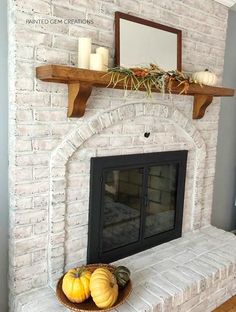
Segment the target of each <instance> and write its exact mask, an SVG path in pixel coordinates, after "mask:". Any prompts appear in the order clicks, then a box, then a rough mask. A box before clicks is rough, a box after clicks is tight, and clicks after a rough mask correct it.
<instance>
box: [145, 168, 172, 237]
mask: <svg viewBox="0 0 236 312" xmlns="http://www.w3.org/2000/svg"><path fill="white" fill-rule="evenodd" d="M147 184H148V193H147V201H146V214H145V215H146V218H145V234H144V237H150V236H152V235H156V234H159V233H162V232H166V231H169V230H171V229H173V228H174V226H175V207H176V190H177V164H170V165H163V166H152V167H149V168H148V182H147Z"/></svg>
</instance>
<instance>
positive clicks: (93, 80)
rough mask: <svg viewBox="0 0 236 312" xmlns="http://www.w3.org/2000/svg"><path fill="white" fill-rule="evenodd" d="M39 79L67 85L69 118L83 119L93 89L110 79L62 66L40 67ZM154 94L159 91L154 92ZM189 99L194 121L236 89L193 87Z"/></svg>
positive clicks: (174, 90) (176, 91) (175, 91)
mask: <svg viewBox="0 0 236 312" xmlns="http://www.w3.org/2000/svg"><path fill="white" fill-rule="evenodd" d="M36 76H37V78H38V79H41V80H42V81H48V82H57V83H65V84H67V85H68V105H69V107H68V117H82V116H83V115H84V113H85V108H86V103H87V100H88V98H89V97H90V95H91V92H92V89H93V87H100V88H106V87H107V86H108V84H109V82H110V77H111V76H110V74H107V73H106V72H101V71H94V70H89V69H80V68H76V67H69V66H61V65H46V66H40V67H37V68H36ZM109 88H113V85H110V86H109ZM115 88H116V89H123V83H118V84H117V85H116V86H115ZM181 89H182V86H181V87H178V83H177V82H176V83H173V87H172V93H173V94H179V93H180V92H181ZM141 90H142V89H141ZM153 92H159V91H158V90H157V89H153ZM186 95H192V96H194V101H193V119H200V118H202V117H203V116H204V114H205V110H206V108H207V106H208V105H210V104H211V102H212V100H213V97H214V96H233V95H234V89H228V88H223V87H209V86H200V85H198V84H191V85H190V87H189V90H188V93H187V94H186Z"/></svg>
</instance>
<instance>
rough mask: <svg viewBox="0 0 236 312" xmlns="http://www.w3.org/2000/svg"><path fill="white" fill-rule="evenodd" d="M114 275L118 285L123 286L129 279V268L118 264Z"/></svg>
mask: <svg viewBox="0 0 236 312" xmlns="http://www.w3.org/2000/svg"><path fill="white" fill-rule="evenodd" d="M114 275H115V277H116V280H117V283H118V285H119V286H120V287H125V285H126V284H127V283H128V281H129V280H130V270H129V269H128V268H127V267H125V266H118V267H117V268H116V269H115V271H114Z"/></svg>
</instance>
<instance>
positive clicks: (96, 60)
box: [89, 53, 102, 70]
mask: <svg viewBox="0 0 236 312" xmlns="http://www.w3.org/2000/svg"><path fill="white" fill-rule="evenodd" d="M89 68H90V69H92V70H102V55H101V54H97V53H92V54H90V67H89Z"/></svg>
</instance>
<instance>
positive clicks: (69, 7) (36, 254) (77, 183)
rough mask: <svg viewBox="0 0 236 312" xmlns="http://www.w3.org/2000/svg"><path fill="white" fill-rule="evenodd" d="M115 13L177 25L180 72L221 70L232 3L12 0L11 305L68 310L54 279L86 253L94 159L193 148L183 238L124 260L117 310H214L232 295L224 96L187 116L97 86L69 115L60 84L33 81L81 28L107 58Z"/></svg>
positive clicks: (70, 56) (179, 104)
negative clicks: (223, 161) (218, 197)
mask: <svg viewBox="0 0 236 312" xmlns="http://www.w3.org/2000/svg"><path fill="white" fill-rule="evenodd" d="M117 10H119V11H123V12H130V13H132V14H134V15H138V16H140V17H143V18H146V19H151V20H155V21H157V22H160V23H163V24H167V25H170V26H173V27H176V28H180V29H182V31H183V70H185V71H195V70H200V69H203V68H210V69H212V70H214V71H215V72H216V73H217V74H218V75H219V76H220V77H221V75H222V69H223V59H224V46H225V32H226V25H227V14H228V9H227V8H226V7H225V6H223V5H221V4H219V3H216V2H215V1H212V0H204V1H201V0H200V1H188V0H184V1H174V0H173V1H172V0H171V1H170V0H161V1H156V0H151V1H150V0H146V1H139V0H127V1H118V0H114V1H113V0H110V1H105V0H101V1H79V0H63V1H56V0H50V1H49V0H37V1H34V0H31V1H22V0H16V1H13V0H11V1H9V30H10V40H9V48H10V56H11V60H12V62H11V64H10V79H9V90H10V130H9V131H10V132H9V133H10V136H9V140H10V272H9V284H10V291H11V295H10V307H11V311H24V312H26V311H30V312H33V311H42V312H43V311H46V310H47V311H50V312H51V311H65V309H64V308H63V307H62V306H60V305H59V303H57V301H56V299H55V295H54V291H53V288H54V286H55V282H56V281H57V280H58V278H59V277H60V276H61V275H62V274H63V272H64V271H65V270H66V269H68V268H70V267H73V266H76V265H80V264H83V263H85V262H86V250H87V231H88V204H89V178H90V158H91V157H96V156H110V155H124V154H134V153H149V152H158V151H174V150H188V151H189V154H188V163H187V177H186V187H185V203H184V222H183V238H180V239H178V240H175V241H172V242H169V243H166V244H163V245H160V246H158V247H155V248H153V249H150V250H147V251H145V252H143V253H142V254H141V255H139V256H138V257H137V255H134V256H132V257H129V260H127V259H124V260H123V261H122V263H127V262H128V263H129V264H128V266H130V268H131V270H132V273H133V284H134V287H135V289H134V292H133V294H132V296H131V297H130V299H129V301H128V303H126V304H125V305H124V306H121V307H120V308H119V309H118V310H117V311H121V312H122V311H125V312H129V311H130V312H132V311H171V312H173V311H178V312H180V311H184V312H185V311H192V312H196V311H202V309H203V307H204V310H206V311H212V310H213V309H214V308H215V307H216V306H218V305H219V304H221V303H222V302H223V301H225V300H226V299H227V298H229V297H230V296H232V295H233V294H235V293H236V281H235V265H236V247H235V245H236V244H235V242H236V240H235V238H234V236H233V235H231V234H229V233H225V232H223V231H220V230H217V229H215V228H213V227H211V226H210V219H211V211H212V194H213V181H214V174H215V156H216V144H217V132H218V118H219V110H220V100H219V99H215V100H214V102H213V105H211V106H210V107H209V108H208V110H207V112H206V115H205V116H204V118H203V119H201V120H192V98H191V97H187V96H180V95H177V96H174V95H173V96H172V97H169V96H167V95H166V96H165V97H164V98H163V97H162V95H160V94H155V95H153V98H152V99H147V98H145V95H144V93H142V92H138V93H135V94H133V93H130V92H129V93H128V94H127V96H126V97H124V92H123V91H122V90H112V89H109V90H108V89H99V88H94V90H93V93H92V95H91V97H90V99H89V104H88V106H87V110H86V113H85V116H84V117H83V118H81V119H68V118H67V89H66V87H65V86H64V85H59V84H52V83H45V82H41V81H39V80H36V78H35V67H36V66H39V65H42V64H47V63H56V64H70V65H74V66H76V63H77V40H78V37H79V36H91V37H92V39H93V42H94V47H95V46H97V45H104V46H106V47H108V48H109V49H110V52H111V54H112V57H113V54H114V33H113V23H114V16H113V13H114V11H117ZM30 18H31V19H32V18H45V19H50V18H68V19H69V18H89V19H93V21H94V24H92V25H82V26H81V25H73V24H59V25H55V24H47V25H44V24H35V25H33V26H32V25H28V24H27V23H26V19H30ZM110 62H111V64H112V59H111V60H110ZM145 132H150V136H149V138H145V137H144V133H145ZM223 208H224V207H222V209H223ZM155 281H156V282H155ZM194 309H195V310H194Z"/></svg>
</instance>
